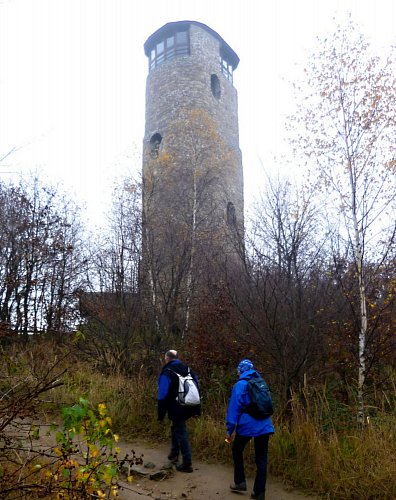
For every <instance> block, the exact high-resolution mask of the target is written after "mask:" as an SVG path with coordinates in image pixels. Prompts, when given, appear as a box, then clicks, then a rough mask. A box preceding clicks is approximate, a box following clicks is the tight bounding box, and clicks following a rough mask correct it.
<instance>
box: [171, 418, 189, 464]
mask: <svg viewBox="0 0 396 500" xmlns="http://www.w3.org/2000/svg"><path fill="white" fill-rule="evenodd" d="M171 437H172V441H171V446H172V448H171V454H172V455H178V454H179V452H181V454H182V457H183V464H186V465H190V464H191V463H192V462H191V448H190V443H189V441H188V431H187V425H186V421H185V420H178V421H175V420H173V421H172V426H171Z"/></svg>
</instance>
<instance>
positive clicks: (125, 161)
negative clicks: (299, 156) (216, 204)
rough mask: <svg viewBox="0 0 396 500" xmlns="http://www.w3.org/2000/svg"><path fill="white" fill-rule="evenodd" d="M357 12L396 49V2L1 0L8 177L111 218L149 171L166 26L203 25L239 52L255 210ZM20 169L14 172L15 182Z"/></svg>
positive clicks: (1, 130)
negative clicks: (127, 190)
mask: <svg viewBox="0 0 396 500" xmlns="http://www.w3.org/2000/svg"><path fill="white" fill-rule="evenodd" d="M347 12H351V14H352V17H353V19H354V20H355V21H356V22H358V23H359V24H360V26H361V29H362V31H363V32H364V33H365V34H366V35H367V36H368V37H370V38H371V39H372V41H373V43H374V44H375V45H376V46H377V48H378V50H380V49H381V47H382V48H383V49H384V50H385V49H386V47H387V46H389V45H390V44H391V43H394V42H395V41H396V1H395V0H355V1H353V0H339V1H337V0H150V1H148V0H145V1H142V0H0V157H1V156H2V155H4V154H5V153H6V152H7V151H9V150H10V149H11V148H14V147H16V148H19V149H18V151H17V152H15V153H14V154H13V155H11V156H9V157H8V158H7V159H6V160H5V161H4V162H3V164H2V165H0V178H1V179H3V180H7V179H9V178H13V179H15V180H17V179H18V178H19V176H20V175H22V176H26V175H27V174H28V172H30V171H31V170H34V169H40V170H41V171H42V172H44V173H45V175H47V177H48V179H49V180H50V181H51V182H52V183H61V184H62V185H63V187H64V189H67V190H68V191H69V192H70V193H72V194H73V196H74V197H75V198H76V199H77V200H78V201H79V202H80V203H82V204H86V207H87V212H86V214H87V218H88V219H90V220H91V221H96V222H98V221H100V219H101V217H102V215H103V210H104V208H106V207H107V206H108V203H109V200H110V195H111V191H112V186H113V183H114V180H115V179H116V178H118V177H120V175H123V174H125V173H127V172H131V173H132V172H133V171H138V170H140V168H141V158H140V150H141V145H142V139H143V134H144V100H145V80H146V75H147V61H146V57H145V55H144V52H143V43H144V42H145V40H146V39H147V37H148V36H149V35H151V34H152V33H153V32H154V31H156V30H157V29H158V28H160V27H161V26H163V25H164V24H165V23H167V22H171V21H180V20H186V19H187V20H195V21H199V22H202V23H205V24H207V25H208V26H210V27H211V28H212V29H214V30H215V31H217V32H218V33H219V35H220V36H222V37H223V38H224V39H225V40H226V42H227V43H228V44H229V45H230V46H231V47H232V48H233V49H234V50H235V52H236V53H237V54H238V55H239V57H240V59H241V62H240V64H239V67H238V68H237V70H236V72H235V74H234V85H235V87H236V88H237V90H238V95H239V126H240V146H241V149H242V154H243V163H244V174H245V194H246V202H247V203H248V202H249V201H250V200H251V199H252V197H254V196H255V194H257V188H258V187H259V186H261V185H262V183H263V181H262V176H260V172H261V168H262V167H261V166H260V164H261V163H262V164H263V165H264V167H265V168H266V169H267V170H272V169H275V168H276V166H275V164H274V162H273V160H272V158H273V156H274V155H276V156H280V155H282V153H283V151H284V148H285V146H284V144H283V138H284V134H283V132H284V127H283V120H284V115H285V114H288V113H289V112H291V111H292V109H293V99H292V97H293V96H292V92H291V84H290V81H293V80H295V79H297V78H298V77H299V71H301V69H302V68H303V66H304V64H305V62H306V61H307V58H308V56H309V54H310V53H311V51H312V50H313V48H314V46H315V39H316V37H317V36H323V35H325V34H326V33H327V32H329V31H330V30H331V29H332V28H333V27H334V26H335V23H334V21H333V18H334V16H335V15H337V16H338V18H340V17H341V18H342V17H343V16H344V15H345V14H346V13H347ZM7 172H14V173H11V174H9V173H7Z"/></svg>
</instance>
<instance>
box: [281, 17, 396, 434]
mask: <svg viewBox="0 0 396 500" xmlns="http://www.w3.org/2000/svg"><path fill="white" fill-rule="evenodd" d="M320 47H321V48H320V50H319V51H318V52H317V53H316V54H314V56H313V57H312V59H311V61H310V63H309V65H308V68H307V70H306V76H307V81H306V85H305V86H304V87H301V88H300V89H299V90H300V92H301V93H302V97H303V98H302V99H301V100H300V105H299V107H298V110H297V112H296V114H295V116H294V118H293V119H291V126H292V128H293V130H294V131H296V136H295V138H294V146H295V154H296V156H298V155H300V154H301V153H304V154H305V155H306V158H307V164H308V165H309V166H310V167H311V173H313V174H314V175H315V179H316V181H317V182H318V187H319V188H320V189H322V190H323V204H324V205H326V207H327V210H328V212H329V213H330V214H331V215H330V220H332V223H333V226H335V225H337V224H336V220H337V219H338V218H340V219H341V220H342V222H343V224H342V230H341V235H342V237H343V238H344V241H345V245H346V246H348V248H349V249H350V255H351V259H352V262H353V265H354V268H355V279H356V295H355V298H356V304H357V305H358V309H359V331H358V332H357V338H358V381H357V406H358V410H357V414H358V422H359V423H360V424H362V423H363V422H364V416H365V414H364V385H365V382H366V376H367V359H366V354H367V332H368V328H369V321H370V318H369V315H368V294H367V288H368V286H369V285H370V283H369V281H370V280H369V275H368V273H367V264H368V263H371V265H372V263H373V262H375V263H376V265H377V266H378V267H380V266H381V263H382V262H383V261H384V260H385V259H386V258H387V254H388V252H389V249H390V248H392V245H393V242H394V236H395V217H394V213H395V212H394V208H395V206H394V205H395V203H394V202H395V166H396V161H395V159H394V154H395V153H394V140H395V133H396V123H395V112H394V109H395V102H396V99H395V75H396V73H395V64H394V58H393V56H392V54H391V55H390V56H389V57H387V58H385V57H378V56H375V55H373V54H372V52H371V48H370V44H369V42H368V41H367V39H366V38H365V37H364V36H363V35H362V34H361V33H360V32H359V30H358V28H357V27H356V25H354V24H353V23H352V21H349V22H348V23H347V24H346V25H345V26H343V27H338V29H337V30H336V31H335V33H334V34H333V35H331V36H329V37H328V38H327V39H325V40H323V41H322V42H321V45H320Z"/></svg>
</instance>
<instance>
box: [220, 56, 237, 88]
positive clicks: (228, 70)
mask: <svg viewBox="0 0 396 500" xmlns="http://www.w3.org/2000/svg"><path fill="white" fill-rule="evenodd" d="M220 70H221V72H222V73H223V75H224V76H225V77H226V78H227V80H230V82H232V81H233V70H234V68H233V66H232V64H231V63H229V62H228V61H227V59H225V58H224V56H223V55H221V56H220Z"/></svg>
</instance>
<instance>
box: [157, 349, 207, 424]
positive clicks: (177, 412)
mask: <svg viewBox="0 0 396 500" xmlns="http://www.w3.org/2000/svg"><path fill="white" fill-rule="evenodd" d="M188 370H189V367H188V366H187V365H185V364H183V363H182V362H181V361H180V360H179V359H175V360H173V361H170V362H169V363H168V364H167V365H165V366H164V367H163V368H162V371H161V373H160V376H159V378H158V398H157V411H158V420H163V419H164V418H165V415H166V414H168V417H169V419H170V420H173V421H180V420H187V419H188V418H190V417H193V416H199V415H200V414H201V405H196V406H182V405H181V404H179V403H178V402H177V400H176V396H177V394H178V390H179V379H178V377H177V375H176V374H175V373H174V372H177V373H179V374H180V375H183V376H186V375H187V373H188ZM190 373H191V375H192V377H193V378H194V380H195V381H196V382H197V384H198V377H197V375H196V374H195V373H194V372H193V371H192V370H190Z"/></svg>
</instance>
